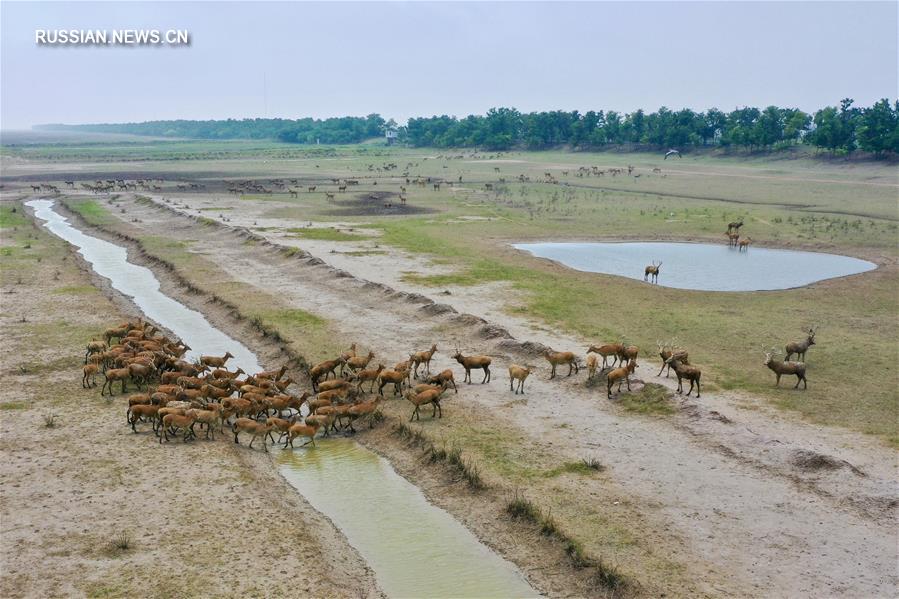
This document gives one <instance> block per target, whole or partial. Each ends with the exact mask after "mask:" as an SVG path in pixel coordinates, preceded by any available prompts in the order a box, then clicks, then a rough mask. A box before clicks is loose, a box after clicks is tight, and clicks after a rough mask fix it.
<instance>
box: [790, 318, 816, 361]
mask: <svg viewBox="0 0 899 599" xmlns="http://www.w3.org/2000/svg"><path fill="white" fill-rule="evenodd" d="M817 330H818V327H817V326H814V327H810V328H809V330H808V333H807V336H806V338H805V341H797V342H795V343H787V346H786V347H785V348H784V351H785V352H786V354H787V357H786V358H785V361H786V362H789V361H790V358H792V357H793V354H796V357H797V358H798V359H799V361H800V362H805V352H807V351H808V348H810V347H811V346H813V345H814V344H815V332H816V331H817Z"/></svg>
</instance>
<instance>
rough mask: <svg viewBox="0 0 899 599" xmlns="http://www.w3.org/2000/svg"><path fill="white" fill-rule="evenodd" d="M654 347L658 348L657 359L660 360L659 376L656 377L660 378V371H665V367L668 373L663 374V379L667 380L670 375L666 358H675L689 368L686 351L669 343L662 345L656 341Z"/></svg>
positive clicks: (669, 367) (669, 365)
mask: <svg viewBox="0 0 899 599" xmlns="http://www.w3.org/2000/svg"><path fill="white" fill-rule="evenodd" d="M656 345H658V346H659V357H660V358H662V367H661V368H659V374H657V375H656V376H662V371H663V370H665V367H666V366H667V367H668V372H666V373H665V378H668V377H669V376H670V375H671V364H670V363H669V362H668V358H670V357H671V356H676V357H677V359H678V360H679V361H680V363H681V364H686V365H688V366H689V364H690V358H689V354H688V353H687V350H685V349H683V348H681V347H678V346H676V345H672V344H671V343H665V344H664V345H663V344H662V342H661V341H656Z"/></svg>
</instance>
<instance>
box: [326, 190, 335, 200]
mask: <svg viewBox="0 0 899 599" xmlns="http://www.w3.org/2000/svg"><path fill="white" fill-rule="evenodd" d="M325 199H327V200H328V201H329V202H330V201H331V200H333V199H334V194H333V193H331V192H329V191H326V192H325Z"/></svg>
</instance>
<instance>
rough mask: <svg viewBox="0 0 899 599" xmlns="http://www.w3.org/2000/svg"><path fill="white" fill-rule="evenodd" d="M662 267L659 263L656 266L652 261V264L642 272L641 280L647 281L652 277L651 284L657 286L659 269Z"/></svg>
mask: <svg viewBox="0 0 899 599" xmlns="http://www.w3.org/2000/svg"><path fill="white" fill-rule="evenodd" d="M661 266H662V263H661V261H660V262H659V263H658V264H656V262H655V260H653V261H652V264H650V265H649V266H647V267H646V268H645V269H644V270H643V280H644V281H648V280H649V277H650V276H652V282H653V283H656V284H658V282H659V268H660V267H661Z"/></svg>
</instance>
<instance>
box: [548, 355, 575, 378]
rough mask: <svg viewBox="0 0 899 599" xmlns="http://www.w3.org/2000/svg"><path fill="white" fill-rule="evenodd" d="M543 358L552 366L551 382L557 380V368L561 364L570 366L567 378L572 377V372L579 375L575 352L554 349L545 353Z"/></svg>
mask: <svg viewBox="0 0 899 599" xmlns="http://www.w3.org/2000/svg"><path fill="white" fill-rule="evenodd" d="M543 357H544V358H546V361H547V362H549V363H550V366H552V368H551V369H550V373H549V380H552V379H554V378H556V366H558V365H559V364H568V374H567V375H565V376H571V373H572V371H573V372H574V373H575V374H577V373H578V371H579V370H580V369H579V368H578V365H577V357H576V356H575V355H574V353H573V352H570V351H553V350H552V349H548V350H546V351H545V352H544V353H543Z"/></svg>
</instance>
